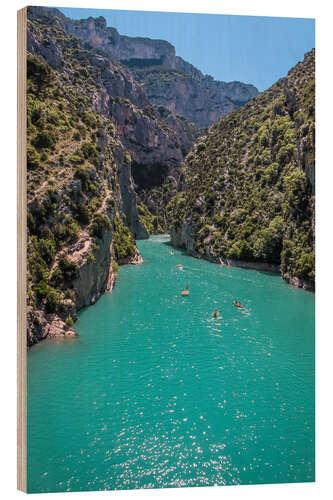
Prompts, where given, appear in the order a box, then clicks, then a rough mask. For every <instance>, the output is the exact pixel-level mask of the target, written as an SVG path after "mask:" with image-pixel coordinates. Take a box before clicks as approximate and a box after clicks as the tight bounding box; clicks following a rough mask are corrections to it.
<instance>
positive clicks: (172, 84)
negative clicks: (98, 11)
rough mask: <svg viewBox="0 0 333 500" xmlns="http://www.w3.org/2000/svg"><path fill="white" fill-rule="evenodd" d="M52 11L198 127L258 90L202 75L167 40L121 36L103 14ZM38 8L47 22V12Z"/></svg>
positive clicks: (154, 100)
mask: <svg viewBox="0 0 333 500" xmlns="http://www.w3.org/2000/svg"><path fill="white" fill-rule="evenodd" d="M37 9H38V8H37ZM48 11H49V14H51V15H52V17H53V18H54V17H56V19H57V23H58V26H59V27H61V28H62V29H63V30H64V31H65V32H66V33H68V34H70V35H73V36H75V37H77V38H79V39H80V40H82V41H84V42H86V43H87V44H88V45H89V46H90V47H93V48H95V49H100V50H102V51H103V52H104V53H107V54H109V55H110V56H111V57H112V58H113V59H115V60H118V61H120V62H121V63H122V64H123V65H126V66H127V67H128V68H129V69H130V70H131V71H132V73H133V75H134V76H135V79H136V80H138V81H139V82H142V83H143V86H144V89H145V92H146V94H147V96H148V98H149V101H150V102H151V104H156V105H163V106H165V107H167V108H168V109H169V110H170V111H172V112H175V113H178V114H180V115H182V116H184V117H185V118H186V119H187V120H189V121H190V122H193V123H195V124H196V125H197V126H198V127H207V126H209V125H211V124H212V123H213V122H215V121H216V120H217V119H218V118H219V117H221V116H225V115H226V114H227V113H229V112H231V111H233V110H235V109H237V108H239V106H241V105H243V104H245V103H246V102H248V101H249V100H250V99H252V98H253V97H255V96H256V95H257V94H258V90H257V89H256V88H255V87H254V86H253V85H249V84H245V83H241V82H228V83H226V82H219V81H215V80H214V79H213V78H212V77H210V76H207V75H203V74H202V73H201V71H199V70H198V69H196V68H195V67H194V66H192V65H191V64H189V63H188V62H186V61H184V60H183V59H182V58H181V57H178V56H176V55H175V48H174V47H173V45H171V44H170V43H169V42H166V41H164V40H151V39H149V38H138V37H128V36H122V35H119V33H118V31H117V30H116V29H115V28H112V27H107V25H106V21H105V19H104V18H103V17H99V18H97V19H93V18H89V19H81V20H72V19H69V18H66V17H65V16H64V15H63V14H61V13H60V12H59V11H57V10H56V9H48ZM34 12H35V13H36V17H38V18H39V19H42V21H43V22H44V23H47V22H48V21H47V17H48V16H47V13H46V12H45V10H44V11H43V12H41V11H40V10H36V9H34Z"/></svg>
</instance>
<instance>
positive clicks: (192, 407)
mask: <svg viewBox="0 0 333 500" xmlns="http://www.w3.org/2000/svg"><path fill="white" fill-rule="evenodd" d="M138 247H139V249H140V251H141V253H142V256H143V259H144V263H143V264H142V265H138V266H124V267H121V268H120V270H119V279H118V281H117V283H116V286H115V289H114V291H113V293H112V294H106V295H104V296H103V297H102V298H101V299H100V300H99V301H98V302H97V303H96V304H95V305H94V306H92V307H89V308H86V309H84V310H83V311H82V312H81V313H80V315H79V320H78V322H77V323H76V325H75V328H76V330H77V332H78V333H79V336H78V337H77V338H76V339H64V340H62V341H44V342H42V343H40V344H39V345H37V346H35V347H33V348H32V349H31V350H30V351H29V353H28V491H29V492H55V491H81V490H104V489H127V488H159V487H175V486H201V485H202V486H205V485H215V484H217V485H223V484H226V485H230V484H251V483H253V484H255V483H282V482H303V481H314V444H315V443H314V295H313V294H312V293H310V292H305V291H303V290H299V289H294V288H292V287H290V286H289V285H287V284H286V283H284V282H283V281H282V280H281V278H280V277H279V276H277V275H272V274H268V273H262V272H257V271H251V270H244V269H237V268H226V267H222V266H218V265H216V264H212V263H209V262H206V261H201V260H197V259H194V258H192V257H188V256H186V255H185V254H183V253H182V252H181V251H179V250H175V249H173V251H174V255H170V251H171V250H172V247H171V246H170V245H169V244H168V238H167V237H166V236H153V237H151V238H150V239H149V240H146V241H140V242H138ZM178 263H181V264H182V265H183V270H180V269H178V268H177V264H178ZM186 283H188V284H189V288H190V295H189V296H188V297H182V296H181V295H180V291H181V289H182V288H183V287H185V285H186ZM234 299H236V300H239V301H240V302H242V304H243V305H244V309H237V308H236V307H234V306H233V304H232V301H233V300H234ZM215 308H217V309H218V310H219V311H220V316H219V317H218V318H216V319H214V318H212V312H213V310H214V309H215Z"/></svg>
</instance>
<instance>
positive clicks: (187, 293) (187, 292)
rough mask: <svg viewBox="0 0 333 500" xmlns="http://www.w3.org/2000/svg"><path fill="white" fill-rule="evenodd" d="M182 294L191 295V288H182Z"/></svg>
mask: <svg viewBox="0 0 333 500" xmlns="http://www.w3.org/2000/svg"><path fill="white" fill-rule="evenodd" d="M181 295H190V292H189V290H182V292H181Z"/></svg>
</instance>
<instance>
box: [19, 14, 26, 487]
mask: <svg viewBox="0 0 333 500" xmlns="http://www.w3.org/2000/svg"><path fill="white" fill-rule="evenodd" d="M26 50H27V9H26V8H24V9H21V10H19V11H18V13H17V231H18V236H17V281H18V282H17V315H18V317H17V487H18V489H20V490H22V491H27V341H26V329H27V328H26V232H27V231H26V219H27V183H26V179H27V176H26V175H27V172H26V164H27V163H26V150H27V148H26V144H27V136H26V122H27V113H26V93H27V92H26V90H27V89H26V87H27V85H26V83H27V70H26V60H27V57H26Z"/></svg>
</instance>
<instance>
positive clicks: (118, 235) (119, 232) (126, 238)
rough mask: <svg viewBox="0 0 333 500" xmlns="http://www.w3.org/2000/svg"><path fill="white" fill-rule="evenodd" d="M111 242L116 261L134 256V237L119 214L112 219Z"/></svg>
mask: <svg viewBox="0 0 333 500" xmlns="http://www.w3.org/2000/svg"><path fill="white" fill-rule="evenodd" d="M112 242H113V248H114V252H115V256H116V260H117V261H118V262H119V261H121V260H123V259H126V258H128V257H134V255H135V249H136V247H135V241H134V238H133V236H132V234H131V232H130V230H129V229H128V227H127V226H125V224H124V223H123V221H122V220H121V219H120V217H119V216H117V217H115V219H114V230H113V238H112Z"/></svg>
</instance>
